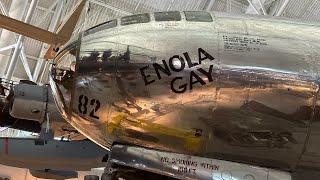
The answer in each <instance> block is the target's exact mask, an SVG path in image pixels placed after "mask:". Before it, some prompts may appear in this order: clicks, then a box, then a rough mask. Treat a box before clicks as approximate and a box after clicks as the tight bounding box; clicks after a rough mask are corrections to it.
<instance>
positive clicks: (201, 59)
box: [198, 48, 214, 64]
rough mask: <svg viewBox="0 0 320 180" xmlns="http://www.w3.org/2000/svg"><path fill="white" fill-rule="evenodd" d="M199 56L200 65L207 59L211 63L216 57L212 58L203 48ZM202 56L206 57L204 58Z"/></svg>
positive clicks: (200, 49)
mask: <svg viewBox="0 0 320 180" xmlns="http://www.w3.org/2000/svg"><path fill="white" fill-rule="evenodd" d="M198 55H199V64H201V61H203V60H206V59H210V61H212V60H214V57H212V56H211V55H210V54H209V53H207V52H206V51H205V50H203V49H202V48H199V49H198ZM202 55H204V57H202Z"/></svg>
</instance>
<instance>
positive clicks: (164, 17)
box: [154, 11, 182, 22]
mask: <svg viewBox="0 0 320 180" xmlns="http://www.w3.org/2000/svg"><path fill="white" fill-rule="evenodd" d="M172 15H174V16H172ZM171 17H174V18H171ZM154 19H155V21H156V22H163V21H181V20H182V17H181V14H180V11H164V12H154Z"/></svg>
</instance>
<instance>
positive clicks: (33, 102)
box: [10, 84, 64, 122]
mask: <svg viewBox="0 0 320 180" xmlns="http://www.w3.org/2000/svg"><path fill="white" fill-rule="evenodd" d="M47 113H48V115H49V119H52V120H55V121H64V119H63V118H62V116H61V115H60V112H59V110H58V109H57V107H56V105H55V103H54V100H53V97H52V93H51V88H50V87H49V86H37V85H30V84H18V85H16V86H14V98H13V102H12V107H11V110H10V114H11V116H13V117H15V118H19V119H27V120H33V121H39V122H43V121H44V120H45V119H46V114H47Z"/></svg>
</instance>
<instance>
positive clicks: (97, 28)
mask: <svg viewBox="0 0 320 180" xmlns="http://www.w3.org/2000/svg"><path fill="white" fill-rule="evenodd" d="M116 26H117V20H116V19H114V20H111V21H107V22H105V23H102V24H99V25H97V26H95V27H92V28H90V29H88V30H86V31H85V32H84V36H86V35H88V34H93V33H96V32H98V31H102V30H105V29H110V28H113V27H116Z"/></svg>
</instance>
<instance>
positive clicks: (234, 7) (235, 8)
mask: <svg viewBox="0 0 320 180" xmlns="http://www.w3.org/2000/svg"><path fill="white" fill-rule="evenodd" d="M229 2H230V3H231V12H233V13H243V12H244V11H245V10H246V8H247V6H246V5H243V4H240V3H239V2H236V1H232V0H231V1H229ZM229 2H228V1H227V0H217V1H216V2H215V4H214V6H213V10H214V11H223V12H229V11H230V7H229V6H230V4H229Z"/></svg>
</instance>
